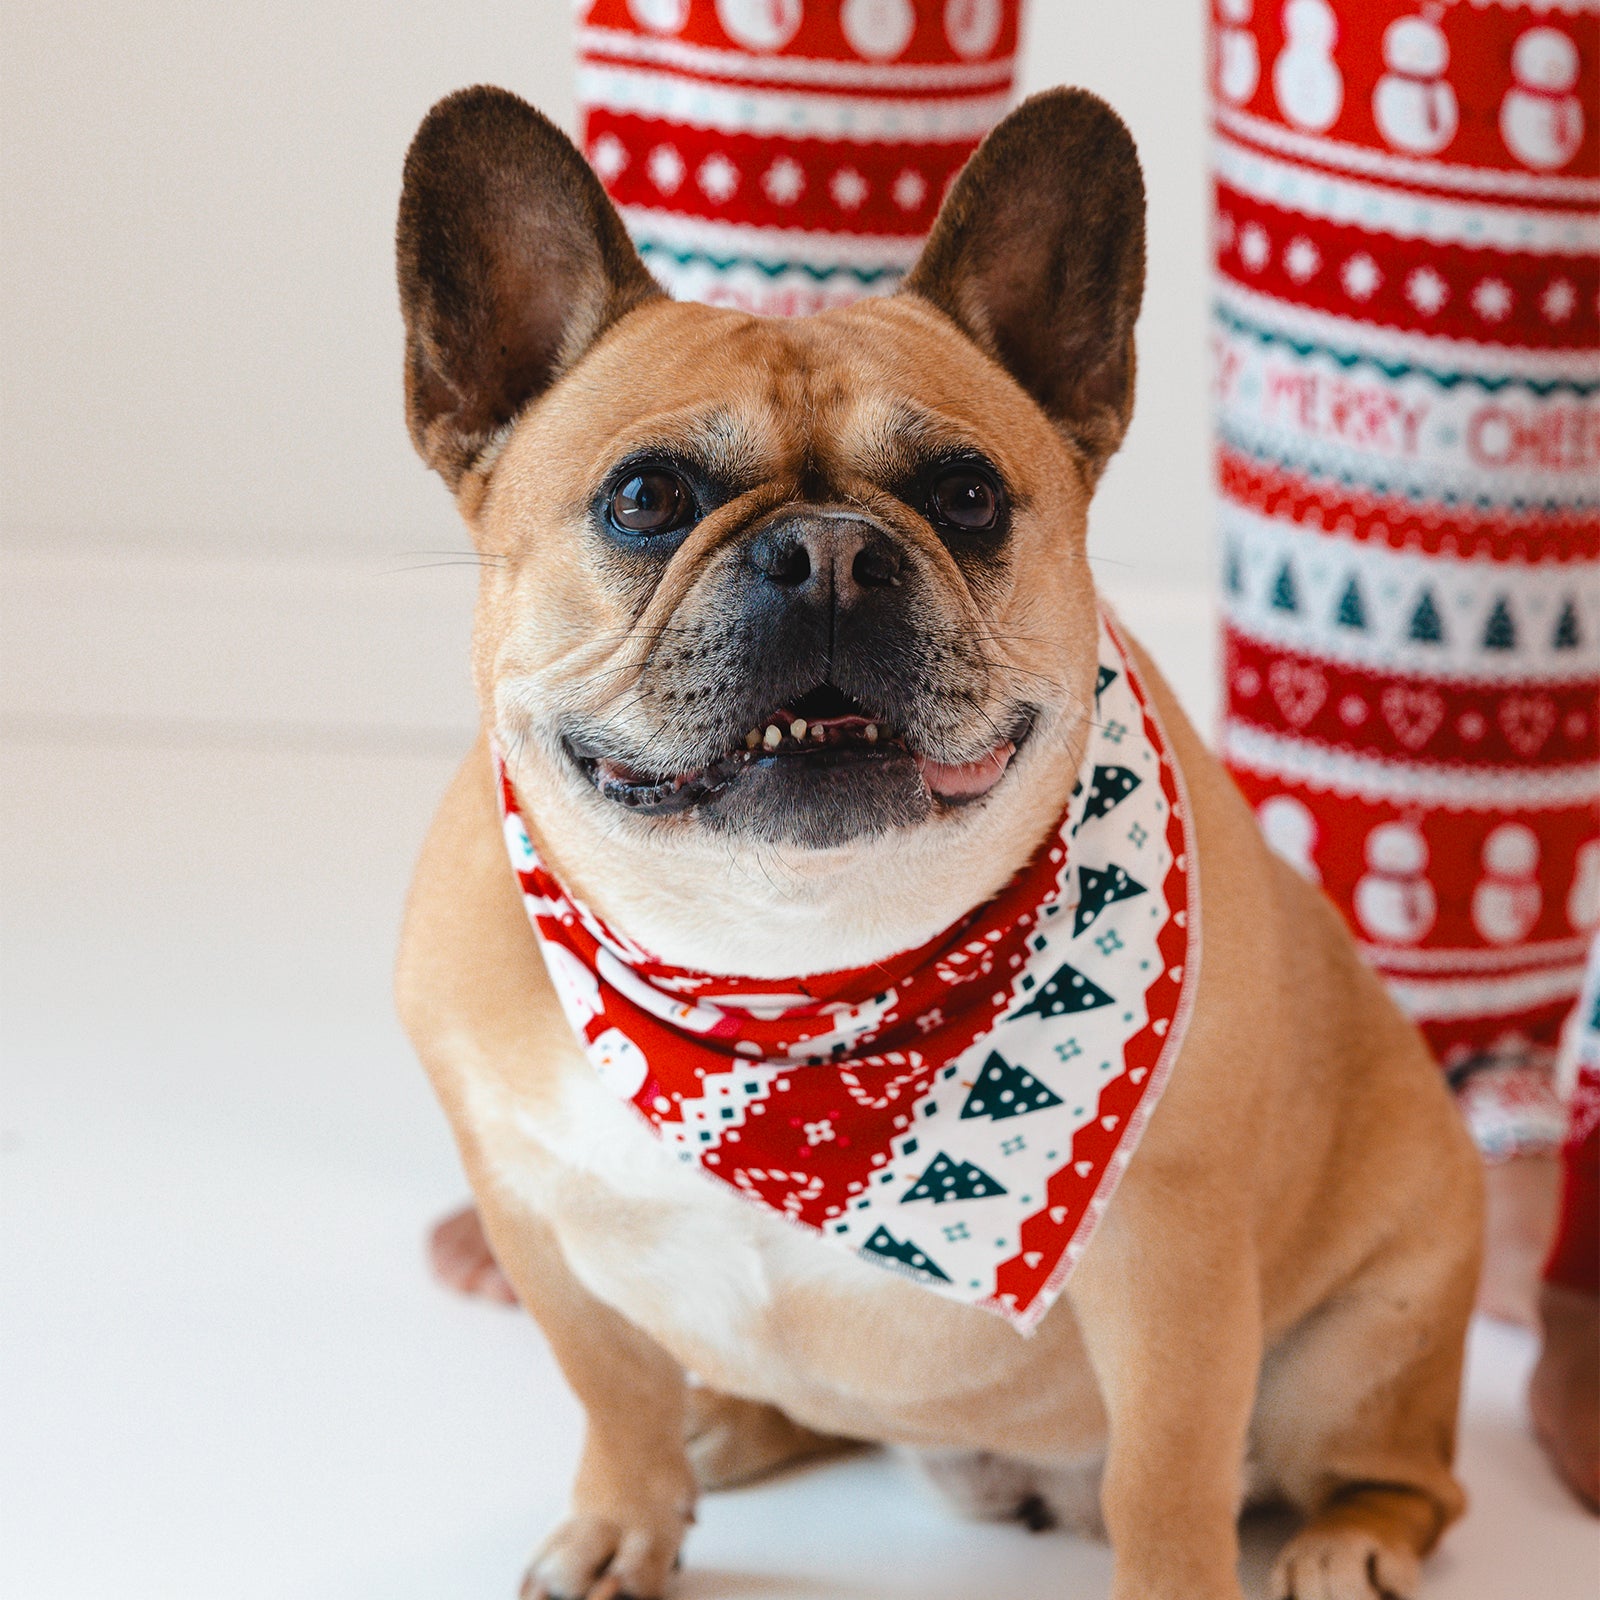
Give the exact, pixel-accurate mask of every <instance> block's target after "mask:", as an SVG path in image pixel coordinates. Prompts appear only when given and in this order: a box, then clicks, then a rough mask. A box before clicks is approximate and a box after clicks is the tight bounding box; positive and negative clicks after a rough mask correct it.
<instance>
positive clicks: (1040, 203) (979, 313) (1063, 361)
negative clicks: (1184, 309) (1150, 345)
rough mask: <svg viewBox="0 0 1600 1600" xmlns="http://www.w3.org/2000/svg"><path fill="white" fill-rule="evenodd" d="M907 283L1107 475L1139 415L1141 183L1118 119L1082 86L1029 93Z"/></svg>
mask: <svg viewBox="0 0 1600 1600" xmlns="http://www.w3.org/2000/svg"><path fill="white" fill-rule="evenodd" d="M905 288H906V290H907V291H909V292H911V293H913V294H917V295H921V296H922V297H923V298H924V299H927V300H930V301H932V302H933V303H934V304H935V305H936V306H938V307H939V308H940V309H941V310H942V311H944V312H945V313H946V314H947V315H948V316H950V317H951V318H953V319H954V321H955V322H956V323H958V324H959V325H960V327H961V328H962V329H963V330H964V331H965V332H966V333H967V334H969V335H970V336H971V337H972V338H973V339H974V340H976V342H977V343H978V344H979V345H981V346H982V347H983V348H984V349H985V350H987V351H988V352H989V354H990V355H992V356H994V357H995V359H996V360H997V361H999V362H1000V363H1001V365H1002V366H1004V367H1005V368H1006V369H1007V370H1008V371H1009V372H1010V373H1011V375H1012V376H1013V377H1014V378H1015V379H1016V380H1017V382H1018V383H1020V384H1021V385H1022V387H1023V388H1024V389H1026V390H1027V391H1028V392H1029V394H1031V395H1032V396H1033V398H1034V399H1035V400H1037V401H1038V403H1039V404H1040V406H1042V407H1043V408H1044V410H1045V411H1046V412H1047V413H1048V414H1049V415H1050V417H1051V418H1052V419H1053V420H1054V421H1055V423H1056V424H1057V426H1058V427H1060V428H1061V430H1062V431H1063V432H1064V433H1065V434H1066V436H1067V437H1068V439H1069V440H1071V441H1072V442H1073V443H1074V444H1075V445H1076V446H1077V447H1078V449H1079V450H1080V451H1081V453H1082V455H1083V457H1084V459H1085V464H1086V467H1087V469H1088V471H1089V473H1090V477H1091V479H1093V478H1094V477H1096V476H1098V474H1099V472H1100V469H1101V468H1102V467H1103V466H1104V465H1105V462H1106V459H1107V457H1109V456H1110V455H1111V454H1112V452H1113V451H1115V450H1116V448H1117V446H1118V445H1119V444H1121V443H1122V436H1123V434H1124V432H1126V430H1127V426H1128V417H1129V415H1130V413H1131V412H1132V409H1133V372H1134V356H1133V325H1134V322H1135V320H1136V319H1137V317H1138V315H1139V300H1140V296H1141V295H1142V293H1143V291H1144V180H1143V179H1142V177H1141V176H1140V173H1139V158H1138V156H1137V154H1136V153H1135V151H1134V147H1133V139H1132V137H1131V136H1130V135H1129V133H1128V130H1127V129H1126V128H1125V127H1124V126H1123V125H1122V122H1121V120H1120V119H1119V118H1118V117H1117V115H1116V113H1115V112H1114V111H1112V109H1111V108H1110V107H1109V106H1108V105H1106V104H1105V102H1104V101H1102V100H1098V99H1096V98H1095V96H1094V95H1092V94H1089V93H1088V92H1087V91H1086V90H1083V89H1052V90H1050V91H1049V92H1047V93H1045V94H1037V95H1034V96H1033V97H1032V98H1031V99H1029V100H1025V101H1024V102H1023V103H1022V104H1021V105H1020V106H1018V107H1017V109H1016V110H1015V111H1014V112H1012V113H1011V115H1010V116H1009V117H1007V118H1006V119H1005V120H1004V121H1003V122H1002V123H1000V125H999V126H998V127H997V128H995V130H994V131H993V132H992V133H991V134H990V135H989V137H988V138H987V139H985V140H984V142H983V143H982V144H981V145H980V146H979V147H978V149H977V151H976V153H975V154H974V155H973V157H972V159H971V160H970V161H969V162H968V163H967V165H966V167H965V169H964V170H963V171H962V173H961V175H960V177H958V178H957V179H956V181H955V183H954V185H953V186H952V187H951V190H950V193H949V195H948V196H947V197H946V199H945V202H944V205H943V207H942V208H941V209H940V212H939V215H938V218H937V219H936V220H935V222H934V225H933V233H932V235H931V236H930V237H929V239H928V243H927V245H926V247H925V248H924V249H923V252H922V256H921V258H920V259H919V260H918V262H917V264H916V266H915V267H914V268H913V269H912V271H911V274H910V276H909V277H908V278H907V279H906V282H905Z"/></svg>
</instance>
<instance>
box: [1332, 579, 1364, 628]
mask: <svg viewBox="0 0 1600 1600" xmlns="http://www.w3.org/2000/svg"><path fill="white" fill-rule="evenodd" d="M1336 620H1337V621H1338V624H1339V626H1340V627H1341V628H1359V629H1360V630H1361V631H1362V632H1363V633H1365V632H1366V629H1367V608H1366V606H1365V605H1363V604H1362V601H1361V587H1360V585H1359V584H1358V583H1357V582H1356V580H1355V579H1354V578H1352V579H1351V580H1350V581H1349V583H1347V584H1346V585H1345V586H1344V593H1343V594H1342V595H1340V596H1339V614H1338V617H1337V619H1336Z"/></svg>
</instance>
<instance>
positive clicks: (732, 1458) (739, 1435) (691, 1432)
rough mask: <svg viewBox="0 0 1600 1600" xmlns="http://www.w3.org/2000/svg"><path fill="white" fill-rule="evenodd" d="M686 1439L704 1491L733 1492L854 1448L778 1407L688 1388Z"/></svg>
mask: <svg viewBox="0 0 1600 1600" xmlns="http://www.w3.org/2000/svg"><path fill="white" fill-rule="evenodd" d="M685 1438H686V1440H687V1443H688V1448H689V1465H690V1466H691V1467H692V1468H693V1469H694V1476H695V1482H696V1483H698V1484H699V1486H700V1487H701V1488H702V1489H705V1490H711V1489H732V1488H734V1487H735V1486H736V1485H738V1484H741V1483H753V1482H754V1481H755V1480H756V1479H757V1478H764V1477H766V1476H767V1475H768V1474H769V1473H773V1472H777V1471H779V1470H780V1469H781V1468H783V1467H787V1466H792V1465H793V1464H794V1463H796V1462H799V1461H808V1460H810V1459H811V1458H812V1457H814V1456H823V1455H836V1454H837V1453H838V1452H840V1451H841V1450H850V1449H853V1448H856V1445H857V1442H856V1441H855V1440H853V1439H841V1438H839V1437H837V1436H836V1435H834V1434H829V1433H817V1432H815V1431H814V1430H813V1429H811V1428H808V1427H806V1426H804V1424H802V1423H799V1422H796V1421H795V1420H794V1418H792V1417H791V1416H789V1415H788V1414H787V1413H786V1412H784V1411H780V1410H779V1409H778V1407H777V1406H771V1405H767V1404H765V1403H764V1402H762V1401H760V1400H741V1399H740V1398H739V1397H738V1396H737V1395H731V1394H723V1393H722V1392H721V1391H720V1390H717V1389H705V1388H692V1389H690V1391H689V1406H688V1419H687V1427H686V1430H685Z"/></svg>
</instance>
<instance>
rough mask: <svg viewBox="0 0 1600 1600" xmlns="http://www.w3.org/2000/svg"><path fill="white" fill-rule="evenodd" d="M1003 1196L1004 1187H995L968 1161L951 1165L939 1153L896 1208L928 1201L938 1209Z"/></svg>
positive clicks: (944, 1155) (943, 1155)
mask: <svg viewBox="0 0 1600 1600" xmlns="http://www.w3.org/2000/svg"><path fill="white" fill-rule="evenodd" d="M1005 1192H1006V1188H1005V1185H1004V1184H1003V1183H996V1182H995V1180H994V1179H993V1178H991V1177H990V1176H989V1174H988V1173H987V1172H985V1171H984V1170H983V1168H982V1167H975V1166H973V1164H972V1163H971V1162H970V1161H952V1160H951V1159H950V1157H949V1156H947V1155H946V1154H945V1153H944V1151H942V1150H941V1151H940V1152H939V1153H938V1155H936V1156H935V1157H934V1158H933V1160H932V1161H930V1162H929V1163H928V1170H927V1171H926V1172H924V1173H923V1174H922V1176H921V1177H920V1178H918V1179H917V1181H916V1182H915V1183H914V1184H912V1185H911V1187H910V1188H909V1189H907V1190H906V1192H905V1193H904V1194H903V1195H901V1196H900V1204H901V1205H907V1204H909V1203H910V1202H911V1201H913V1200H931V1201H933V1203H934V1204H935V1205H936V1206H941V1205H943V1204H944V1203H945V1201H946V1200H987V1199H989V1198H990V1197H991V1196H993V1195H997V1194H1004V1193H1005Z"/></svg>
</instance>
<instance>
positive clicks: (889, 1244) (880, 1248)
mask: <svg viewBox="0 0 1600 1600" xmlns="http://www.w3.org/2000/svg"><path fill="white" fill-rule="evenodd" d="M861 1249H862V1253H863V1254H869V1255H875V1256H882V1257H883V1258H884V1259H885V1260H886V1261H898V1262H899V1263H900V1265H901V1266H903V1267H911V1268H913V1269H914V1270H915V1271H917V1272H922V1273H926V1274H927V1276H928V1277H930V1278H937V1279H938V1280H939V1281H940V1283H949V1281H950V1274H949V1273H947V1272H941V1271H940V1270H939V1266H938V1263H937V1262H935V1261H933V1260H932V1259H930V1258H929V1257H928V1256H926V1255H925V1254H923V1252H922V1251H921V1250H919V1249H918V1248H917V1247H916V1246H915V1245H914V1244H912V1242H911V1241H910V1240H909V1239H897V1238H895V1236H894V1235H893V1234H892V1233H890V1232H889V1230H888V1229H887V1228H885V1227H883V1226H882V1225H881V1224H880V1226H879V1227H877V1228H876V1229H874V1231H873V1234H872V1237H871V1238H870V1239H868V1240H867V1242H866V1243H865V1244H864V1245H862V1247H861Z"/></svg>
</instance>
